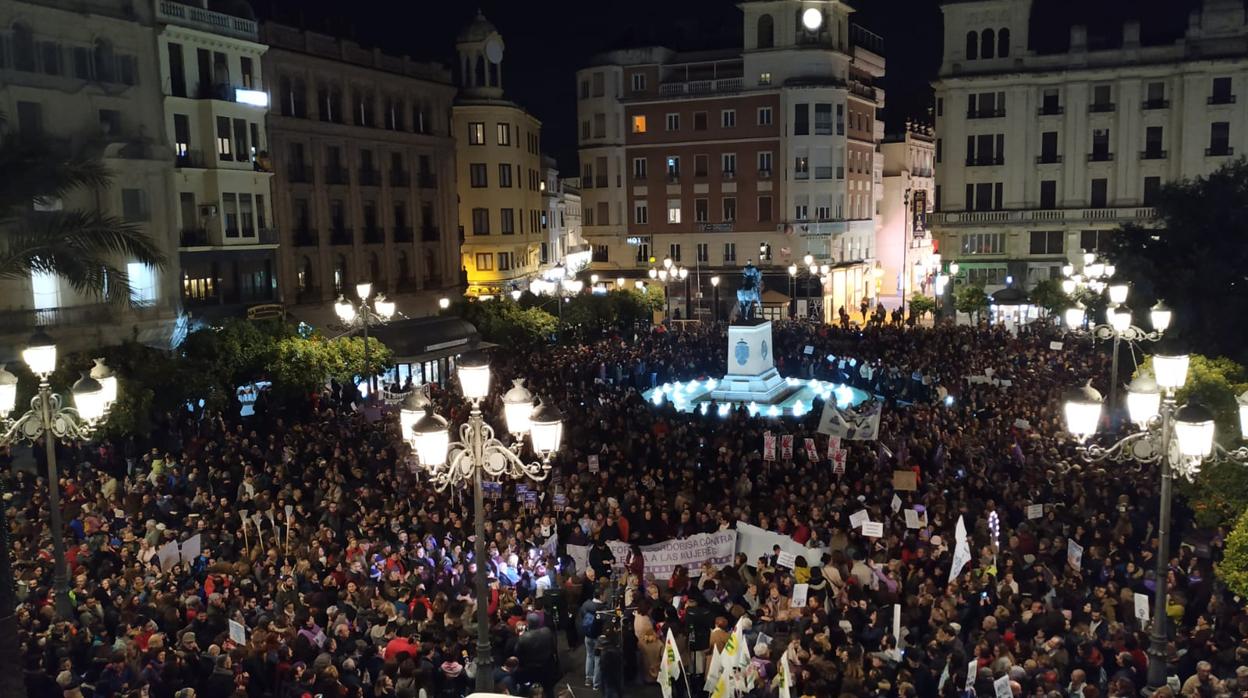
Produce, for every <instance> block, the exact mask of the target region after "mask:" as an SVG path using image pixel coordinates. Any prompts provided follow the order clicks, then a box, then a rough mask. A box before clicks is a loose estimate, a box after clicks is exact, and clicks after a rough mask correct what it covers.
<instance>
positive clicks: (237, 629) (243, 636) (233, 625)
mask: <svg viewBox="0 0 1248 698" xmlns="http://www.w3.org/2000/svg"><path fill="white" fill-rule="evenodd" d="M230 639H231V640H233V641H234V644H236V645H246V644H247V627H246V626H244V625H243V624H242V623H239V622H238V621H236V620H231V621H230Z"/></svg>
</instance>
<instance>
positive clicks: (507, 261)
mask: <svg viewBox="0 0 1248 698" xmlns="http://www.w3.org/2000/svg"><path fill="white" fill-rule="evenodd" d="M512 261H513V260H512V254H511V253H510V252H499V253H498V270H499V271H511V267H512Z"/></svg>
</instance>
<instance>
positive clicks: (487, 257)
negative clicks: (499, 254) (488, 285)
mask: <svg viewBox="0 0 1248 698" xmlns="http://www.w3.org/2000/svg"><path fill="white" fill-rule="evenodd" d="M477 271H494V255H492V254H490V253H489V252H478V253H477Z"/></svg>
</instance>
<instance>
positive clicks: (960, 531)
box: [953, 516, 966, 543]
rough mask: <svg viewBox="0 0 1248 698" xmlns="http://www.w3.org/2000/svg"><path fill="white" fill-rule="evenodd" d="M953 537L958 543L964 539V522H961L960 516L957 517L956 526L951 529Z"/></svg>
mask: <svg viewBox="0 0 1248 698" xmlns="http://www.w3.org/2000/svg"><path fill="white" fill-rule="evenodd" d="M953 539H954V540H955V541H957V542H958V543H961V542H962V541H964V540H966V524H964V523H962V517H961V516H959V517H958V526H957V528H955V529H954V530H953Z"/></svg>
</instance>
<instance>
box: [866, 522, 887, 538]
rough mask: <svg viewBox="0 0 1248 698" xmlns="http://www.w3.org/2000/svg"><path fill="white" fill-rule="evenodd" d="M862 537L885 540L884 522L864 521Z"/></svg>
mask: <svg viewBox="0 0 1248 698" xmlns="http://www.w3.org/2000/svg"><path fill="white" fill-rule="evenodd" d="M862 535H864V536H866V537H867V538H883V537H884V523H883V522H882V521H863V522H862Z"/></svg>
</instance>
